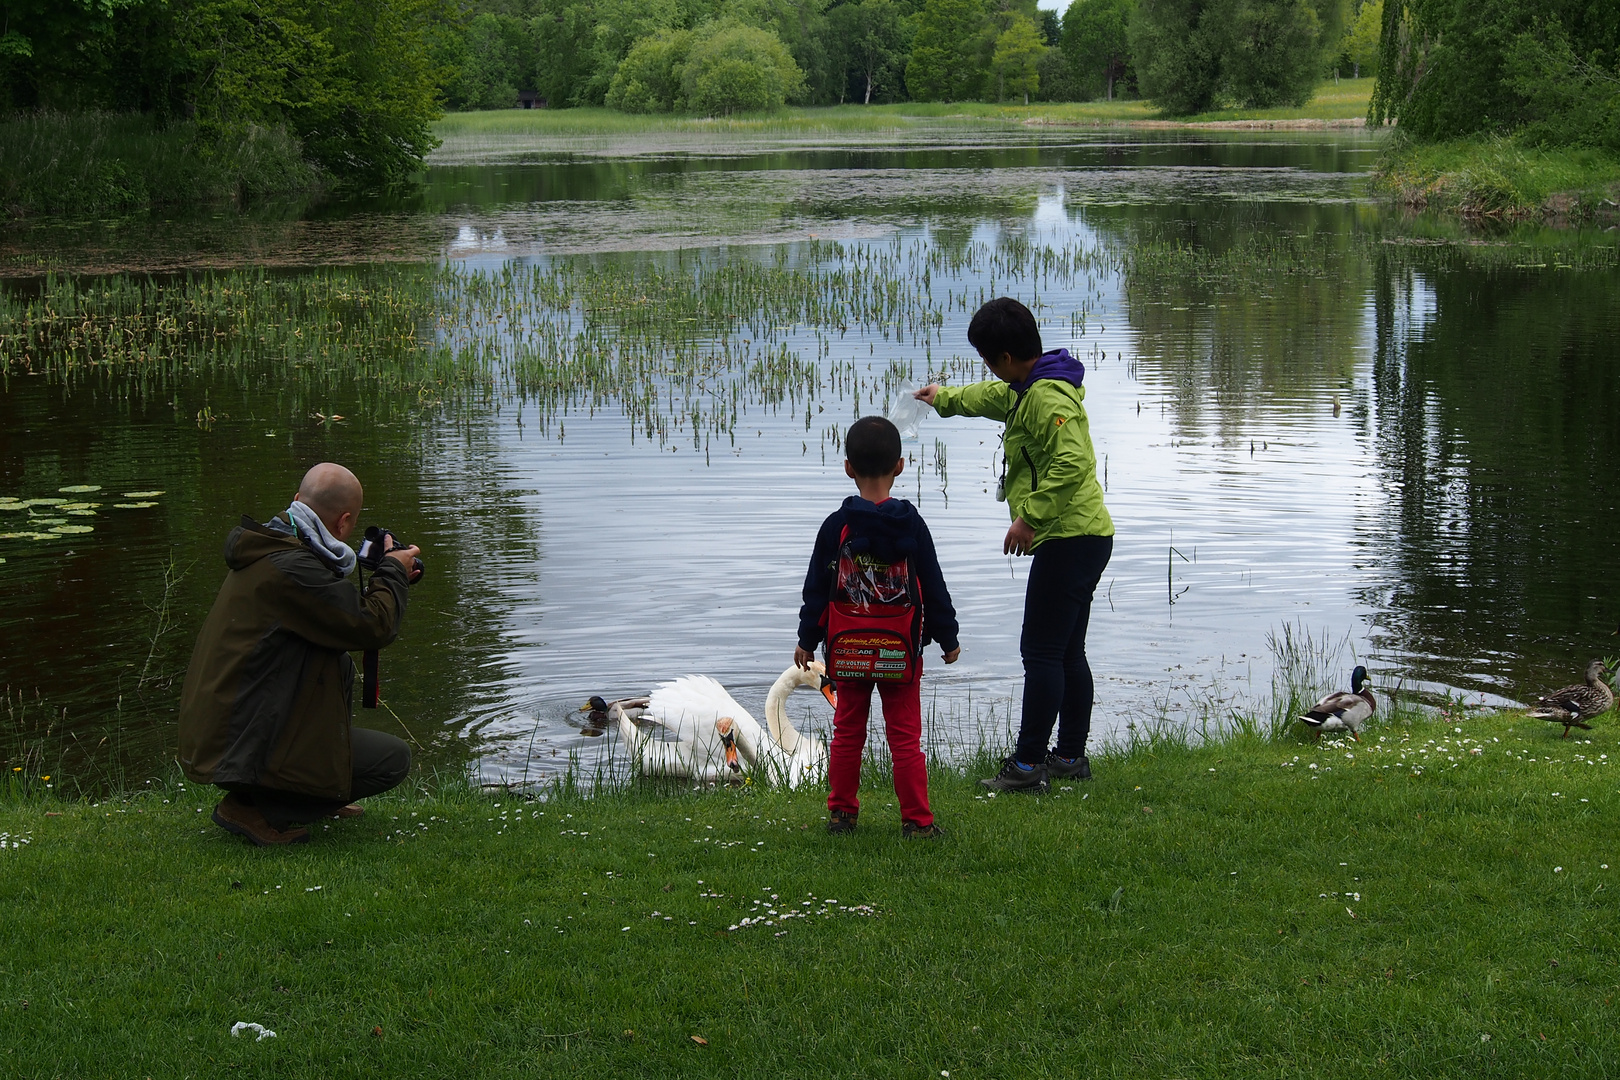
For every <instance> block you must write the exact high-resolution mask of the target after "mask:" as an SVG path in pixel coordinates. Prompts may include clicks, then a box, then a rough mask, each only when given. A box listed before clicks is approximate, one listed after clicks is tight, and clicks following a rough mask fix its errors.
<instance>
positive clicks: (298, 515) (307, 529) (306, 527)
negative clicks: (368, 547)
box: [287, 499, 358, 577]
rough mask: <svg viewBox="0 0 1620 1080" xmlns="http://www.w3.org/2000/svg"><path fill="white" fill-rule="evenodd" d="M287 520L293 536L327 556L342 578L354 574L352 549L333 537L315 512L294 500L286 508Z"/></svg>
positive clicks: (354, 556)
mask: <svg viewBox="0 0 1620 1080" xmlns="http://www.w3.org/2000/svg"><path fill="white" fill-rule="evenodd" d="M287 520H288V521H290V522H292V525H293V534H294V535H296V536H298V537H300V538H302V539H305V540H308V541H309V542H310V543H311V544H313V545H314V546H315V547H316V548H318V549H320V550H321V551H322V552H324V553H325V554H326V555H328V556H329V557H330V558H331V560H332V561H333V562H334V563H336V564H337V568H338V571H339V572H340V573H342V575H343V576H344V577H348V576H349V575H350V574H352V573H354V565H355V563H356V561H358V560H357V556H356V555H355V553H354V548H352V547H350V546H349V545H348V544H345V543H344V542H343V541H341V540H339V539H338V538H337V537H335V536H333V535H332V534H331V532H330V531H329V530H328V529H327V528H326V522H324V521H322V520H321V519H320V516H319V515H317V514H316V513H315V511H313V510H311V509H310V508H309V507H308V506H306V505H304V504H303V503H301V502H299V501H298V500H297V499H294V500H293V503H292V505H291V506H289V507H287Z"/></svg>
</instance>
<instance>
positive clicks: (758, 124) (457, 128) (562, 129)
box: [434, 79, 1372, 153]
mask: <svg viewBox="0 0 1620 1080" xmlns="http://www.w3.org/2000/svg"><path fill="white" fill-rule="evenodd" d="M1371 94H1372V80H1371V79H1345V80H1343V81H1341V82H1340V83H1338V84H1334V83H1324V84H1323V85H1322V86H1321V87H1320V88H1319V89H1318V90H1317V93H1316V95H1315V97H1313V98H1312V100H1311V101H1310V102H1308V103H1307V104H1305V105H1304V106H1301V107H1300V108H1297V109H1296V108H1283V109H1224V110H1219V111H1216V112H1210V113H1200V114H1199V115H1197V116H1188V117H1175V118H1166V117H1163V116H1161V115H1160V114H1159V113H1158V112H1157V111H1156V110H1155V109H1154V107H1153V105H1152V104H1151V103H1150V102H1146V101H1111V102H1110V101H1092V102H1037V103H1035V104H1031V105H1010V104H1009V105H992V104H986V103H983V102H955V103H948V104H947V103H929V102H905V103H902V104H898V105H869V106H868V105H836V106H829V107H822V108H789V109H781V110H778V111H776V112H772V113H759V114H745V115H741V116H732V117H698V116H676V115H668V116H663V115H659V116H644V115H631V114H628V113H621V112H614V111H613V110H611V109H536V110H524V109H501V110H495V111H491V112H468V113H450V114H448V115H446V116H445V117H444V118H443V119H441V120H440V121H439V122H438V123H437V124H436V125H435V127H434V132H435V134H437V135H438V136H439V137H440V138H441V139H444V140H445V147H444V150H445V152H447V153H453V152H454V150H455V144H456V141H457V140H458V139H478V138H490V137H497V136H500V135H512V134H521V135H529V136H533V135H550V136H555V137H587V136H608V137H613V136H633V135H642V134H658V133H664V132H694V133H702V132H723V133H730V134H750V133H757V134H765V135H771V134H779V135H798V134H802V135H816V134H841V133H848V134H860V133H863V132H891V131H906V130H913V129H917V130H921V129H924V128H929V127H938V126H939V125H940V124H941V123H945V122H957V123H965V124H974V123H980V124H998V125H1005V124H1028V125H1031V126H1040V125H1062V126H1080V127H1084V126H1120V125H1124V126H1133V125H1143V126H1151V127H1160V126H1165V125H1169V126H1173V127H1182V126H1187V125H1199V124H1234V123H1254V124H1278V125H1284V126H1295V125H1298V126H1307V125H1317V124H1321V123H1325V122H1332V121H1356V120H1359V119H1360V118H1361V117H1364V116H1365V115H1366V113H1367V102H1368V99H1369V98H1370V96H1371Z"/></svg>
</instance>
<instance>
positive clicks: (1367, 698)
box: [1299, 664, 1378, 742]
mask: <svg viewBox="0 0 1620 1080" xmlns="http://www.w3.org/2000/svg"><path fill="white" fill-rule="evenodd" d="M1366 683H1367V669H1366V668H1364V667H1362V666H1361V665H1360V664H1357V665H1356V667H1355V670H1354V671H1352V672H1350V692H1349V693H1346V692H1344V691H1343V690H1340V691H1339V692H1337V693H1334V694H1329V695H1328V696H1327V697H1325V698H1323V699H1322V700H1321V701H1318V702H1317V703H1316V704H1315V705H1313V706H1311V710H1310V711H1309V712H1307V713H1304V714H1303V715H1301V716H1300V718H1299V721H1300V723H1302V724H1304V725H1306V726H1307V727H1311V728H1315V729H1316V730H1317V731H1348V732H1349V733H1350V737H1351V738H1353V739H1355V740H1356V741H1357V742H1360V741H1361V728H1362V725H1364V724H1365V723H1366V722H1367V718H1368V717H1370V716H1372V714H1373V711H1374V710H1375V709H1377V708H1378V699H1377V698H1375V697H1373V693H1372V690H1371V689H1369V688H1368V687H1367V685H1366Z"/></svg>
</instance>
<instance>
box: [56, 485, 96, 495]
mask: <svg viewBox="0 0 1620 1080" xmlns="http://www.w3.org/2000/svg"><path fill="white" fill-rule="evenodd" d="M56 490H57V491H60V492H63V493H65V494H68V495H83V494H85V493H86V492H90V491H100V490H101V485H100V484H70V485H69V486H67V487H61V488H57V489H56Z"/></svg>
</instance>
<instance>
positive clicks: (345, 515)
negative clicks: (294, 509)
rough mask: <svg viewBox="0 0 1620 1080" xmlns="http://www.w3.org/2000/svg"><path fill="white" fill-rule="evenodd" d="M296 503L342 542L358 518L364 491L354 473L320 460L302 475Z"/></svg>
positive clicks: (352, 529)
mask: <svg viewBox="0 0 1620 1080" xmlns="http://www.w3.org/2000/svg"><path fill="white" fill-rule="evenodd" d="M298 501H299V502H301V503H303V504H304V505H305V506H307V507H309V508H310V509H311V510H313V511H315V516H316V517H318V518H320V519H321V521H322V522H323V523H324V524H325V525H326V528H327V530H328V531H330V532H331V534H332V535H333V536H335V537H337V538H338V539H339V540H346V539H348V536H349V533H351V532H353V531H354V523H355V521H356V520H358V519H359V517H360V507H361V506H362V505H363V503H364V501H365V492H364V491H363V490H362V489H361V487H360V479H359V477H357V476H355V475H354V473H352V472H350V471H349V470H348V469H345V468H344V467H343V466H342V465H338V464H336V463H335V462H331V461H323V462H321V463H320V464H319V465H317V466H315V467H314V468H313V469H311V470H309V472H307V473H305V474H304V482H303V483H301V484H299V485H298Z"/></svg>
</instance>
